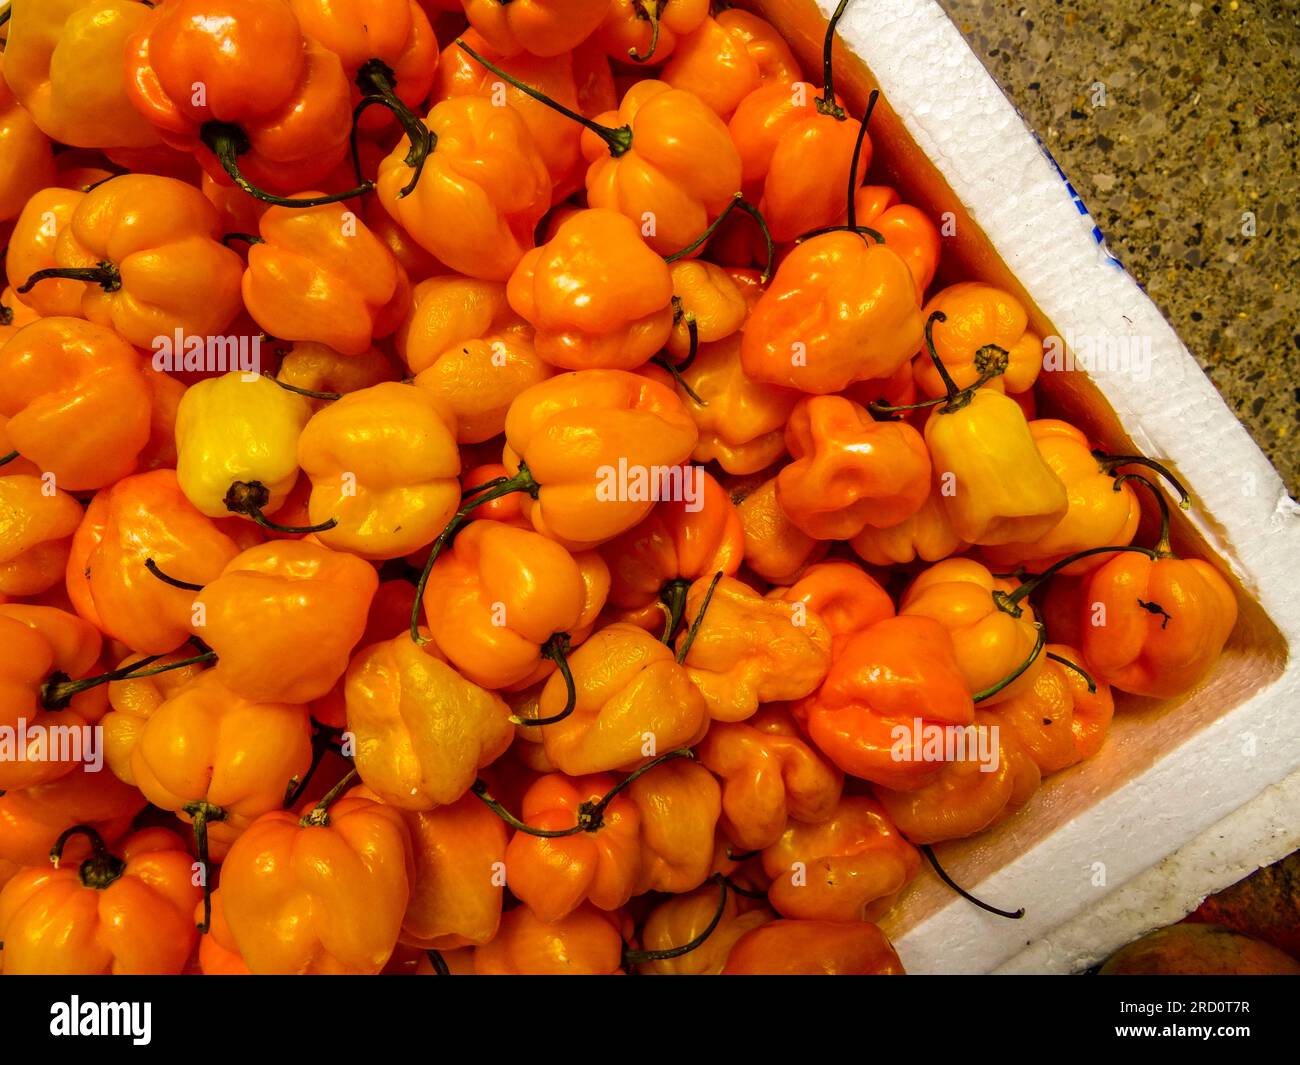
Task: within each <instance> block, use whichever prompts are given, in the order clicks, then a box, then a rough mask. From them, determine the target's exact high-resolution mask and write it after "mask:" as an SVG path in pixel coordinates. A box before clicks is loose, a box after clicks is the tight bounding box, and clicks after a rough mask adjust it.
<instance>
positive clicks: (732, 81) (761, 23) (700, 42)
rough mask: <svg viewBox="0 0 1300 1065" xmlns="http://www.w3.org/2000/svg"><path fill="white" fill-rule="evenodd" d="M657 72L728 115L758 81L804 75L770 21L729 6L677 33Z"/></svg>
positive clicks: (669, 82)
mask: <svg viewBox="0 0 1300 1065" xmlns="http://www.w3.org/2000/svg"><path fill="white" fill-rule="evenodd" d="M660 76H661V77H662V78H663V80H664V81H666V82H668V84H669V85H672V86H673V87H674V88H678V89H684V90H685V91H687V92H691V93H694V94H695V95H696V96H698V97H699V98H700V99H701V100H703V101H704V102H705V103H706V104H708V105H709V106H710V107H711V108H713V110H714V111H715V112H717V114H718V115H719V117H721V118H723V119H728V118H730V117H731V115H732V113H733V112H734V111H735V110H736V107H737V106H738V105H739V104H740V102H741V101H742V100H743V99H745V97H747V96H748V95H749V94H750V93H751V92H753V91H754V90H755V89H757V88H758V87H759V86H760V85H766V84H769V83H781V84H784V83H787V82H793V81H797V80H798V79H799V78H801V77H802V76H803V75H802V74H801V73H800V70H799V64H798V62H796V60H795V58H794V54H793V53H792V52H791V51H790V46H789V45H788V44H786V43H785V40H784V39H783V38H782V37H781V35H780V34H779V33H778V32H777V31H776V28H775V27H774V26H772V24H771V23H769V22H767V21H766V20H764V19H762V18H759V17H758V16H757V15H755V14H753V13H751V12H749V11H743V10H741V9H740V8H727V9H724V10H721V11H719V12H718V13H717V15H715V16H714V17H711V18H706V19H704V20H703V21H701V22H700V24H699V25H698V26H697V27H696V28H695V29H694V30H692V31H691V32H690V33H687V34H685V35H683V36H682V37H681V39H680V40H679V41H678V42H677V46H676V47H675V48H674V50H673V55H672V56H671V57H669V59H668V62H667V63H666V64H665V66H664V68H663V72H662V74H661V75H660Z"/></svg>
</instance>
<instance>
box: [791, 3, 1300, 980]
mask: <svg viewBox="0 0 1300 1065" xmlns="http://www.w3.org/2000/svg"><path fill="white" fill-rule="evenodd" d="M816 3H817V5H818V7H819V8H820V10H821V12H822V14H823V16H829V14H830V13H831V10H832V9H833V7H834V6H835V5H834V2H833V0H816ZM840 38H841V40H842V42H843V44H844V45H845V46H846V48H848V49H849V50H850V51H852V52H854V53H856V54H857V55H858V56H859V57H860V58H861V59H862V61H863V62H864V63H865V64H866V66H867V67H868V68H869V70H870V71H871V73H872V74H873V75H874V77H875V78H876V80H877V81H878V83H879V86H880V89H881V91H882V93H883V95H884V98H885V99H886V100H887V101H888V102H889V104H890V105H891V107H892V108H893V110H894V111H895V112H896V113H897V114H898V115H899V117H900V119H901V121H902V123H903V125H904V127H905V129H906V131H907V133H908V134H909V135H910V137H911V138H912V140H913V141H914V142H915V144H916V145H917V147H918V148H920V149H921V150H922V151H923V152H924V153H925V154H926V155H928V156H929V158H930V160H931V161H932V162H933V163H934V164H935V166H936V167H937V168H938V169H939V171H940V172H941V174H942V176H943V177H944V178H945V179H946V181H947V182H948V185H949V186H950V187H951V189H952V191H953V193H954V194H955V195H956V196H957V197H958V198H959V199H960V201H961V202H962V204H963V205H964V206H965V208H966V211H967V212H968V214H969V216H970V217H971V218H972V219H973V220H974V221H975V223H976V224H977V225H978V226H979V227H980V228H981V229H982V230H983V232H984V234H985V235H986V236H987V237H988V238H989V241H990V242H991V244H992V246H993V248H994V250H995V251H996V252H997V254H998V255H1000V256H1001V258H1002V259H1003V261H1004V262H1005V263H1006V265H1007V266H1008V267H1009V268H1010V270H1011V271H1012V272H1013V273H1014V274H1015V275H1016V276H1017V278H1018V279H1019V281H1020V282H1021V284H1022V285H1023V286H1024V288H1025V290H1026V291H1027V293H1028V294H1029V295H1030V296H1031V297H1032V299H1033V301H1034V302H1035V303H1036V304H1037V306H1038V308H1039V309H1041V311H1042V312H1043V313H1044V315H1045V316H1046V317H1047V318H1048V319H1049V320H1050V321H1051V322H1052V323H1054V324H1055V326H1056V327H1057V328H1058V330H1060V331H1061V333H1062V335H1064V336H1067V337H1068V336H1070V335H1074V336H1084V337H1105V336H1116V335H1136V336H1142V337H1147V338H1150V344H1151V348H1150V354H1151V359H1152V362H1151V372H1150V373H1148V374H1145V375H1135V374H1132V373H1128V374H1123V375H1113V374H1100V375H1094V381H1095V383H1096V385H1097V386H1098V388H1099V389H1100V391H1101V392H1102V394H1103V396H1104V398H1105V399H1106V401H1107V402H1109V404H1110V405H1111V406H1112V408H1113V409H1114V411H1115V413H1116V415H1117V416H1118V418H1119V420H1120V422H1121V424H1122V427H1123V429H1124V430H1125V432H1127V433H1128V434H1129V436H1130V437H1131V438H1132V439H1133V441H1134V442H1135V443H1136V444H1137V445H1138V446H1139V447H1140V448H1141V449H1142V450H1143V451H1144V453H1146V454H1152V455H1161V456H1164V457H1166V458H1167V459H1169V460H1170V461H1172V462H1173V463H1174V465H1175V466H1176V467H1177V468H1178V469H1179V471H1180V472H1181V473H1182V474H1183V475H1184V476H1185V477H1186V479H1187V480H1188V481H1189V482H1190V485H1189V486H1190V487H1191V489H1192V491H1193V495H1194V497H1195V499H1196V503H1197V506H1196V509H1195V510H1194V512H1193V515H1192V521H1193V523H1194V524H1195V525H1196V527H1197V529H1198V530H1199V531H1200V533H1201V534H1202V535H1203V536H1204V538H1205V540H1206V542H1207V543H1208V544H1209V545H1210V546H1211V547H1212V549H1213V550H1214V551H1216V552H1217V553H1218V554H1219V556H1220V558H1221V559H1223V560H1224V561H1225V562H1226V563H1227V564H1228V565H1229V566H1230V567H1231V568H1232V569H1233V571H1234V573H1235V574H1236V576H1237V578H1238V579H1239V580H1240V582H1241V584H1242V586H1243V587H1244V588H1245V590H1246V591H1247V593H1248V594H1249V595H1251V596H1252V597H1254V598H1255V599H1256V600H1257V602H1258V603H1259V604H1260V606H1261V607H1262V608H1263V609H1264V611H1265V612H1266V613H1267V614H1268V616H1269V618H1270V619H1271V621H1272V623H1273V624H1274V625H1275V626H1276V627H1277V629H1278V630H1279V631H1280V632H1281V634H1282V636H1283V638H1284V639H1285V641H1286V643H1287V644H1288V645H1294V643H1295V641H1296V639H1297V637H1300V594H1297V587H1296V582H1295V581H1294V579H1293V574H1294V573H1295V572H1296V569H1297V563H1296V560H1297V558H1300V508H1297V506H1296V504H1295V503H1294V502H1293V501H1292V500H1291V499H1290V498H1289V496H1288V495H1287V493H1286V490H1285V488H1284V486H1283V484H1282V482H1281V479H1280V478H1279V477H1278V475H1277V473H1276V472H1275V471H1274V470H1273V468H1272V467H1271V466H1270V465H1269V463H1268V460H1267V459H1266V458H1265V457H1264V455H1263V454H1261V452H1260V451H1259V449H1258V448H1257V447H1256V446H1255V445H1254V443H1253V442H1252V441H1251V439H1250V438H1249V436H1248V435H1247V433H1246V431H1245V429H1244V428H1243V427H1242V425H1241V424H1240V423H1239V422H1238V421H1237V419H1236V418H1235V417H1234V416H1233V414H1232V413H1231V411H1229V410H1228V408H1227V407H1226V406H1225V404H1224V403H1223V401H1222V399H1221V398H1220V396H1219V394H1218V393H1217V392H1216V391H1215V389H1214V387H1213V385H1212V384H1211V383H1210V381H1209V380H1208V379H1207V378H1206V377H1205V375H1204V374H1203V373H1202V372H1201V370H1200V367H1199V366H1198V365H1197V363H1196V361H1195V359H1193V357H1192V356H1191V354H1190V353H1189V352H1188V350H1187V349H1186V347H1184V345H1183V343H1182V342H1181V341H1180V340H1179V339H1178V337H1177V335H1176V334H1175V333H1174V331H1173V329H1172V328H1170V326H1169V325H1168V323H1166V322H1165V320H1164V319H1163V318H1162V317H1161V315H1160V312H1159V311H1158V310H1157V309H1156V307H1155V306H1154V305H1153V304H1152V302H1151V301H1150V300H1149V299H1148V298H1147V296H1146V295H1145V294H1144V293H1143V292H1142V290H1141V289H1140V288H1139V287H1138V285H1137V283H1136V282H1135V281H1134V280H1133V278H1132V277H1131V276H1130V275H1129V274H1127V273H1126V272H1125V271H1124V270H1123V268H1122V267H1121V266H1120V265H1119V264H1118V263H1117V262H1116V261H1115V260H1114V259H1113V258H1112V257H1111V256H1110V255H1109V254H1108V253H1107V252H1106V251H1105V247H1104V244H1100V243H1099V240H1098V236H1099V235H1098V234H1097V233H1096V231H1095V227H1094V225H1093V223H1092V221H1091V220H1090V219H1089V218H1088V217H1087V215H1086V213H1085V212H1084V211H1083V210H1082V209H1081V204H1080V202H1079V200H1078V198H1077V196H1075V195H1074V190H1073V189H1072V188H1071V187H1070V186H1069V185H1068V183H1067V182H1066V181H1065V179H1064V177H1063V176H1062V174H1061V173H1060V171H1059V170H1058V169H1057V168H1056V166H1055V164H1054V163H1053V162H1052V161H1051V159H1050V158H1049V157H1048V156H1047V155H1046V154H1045V153H1044V151H1043V150H1042V149H1041V148H1040V146H1039V144H1038V142H1037V140H1036V138H1035V137H1034V135H1033V134H1032V133H1031V132H1030V131H1029V130H1028V129H1027V128H1026V127H1025V124H1024V122H1023V120H1022V119H1021V117H1020V116H1019V114H1018V113H1017V112H1016V110H1015V108H1014V107H1013V106H1012V105H1011V103H1010V102H1009V101H1008V100H1007V99H1006V97H1005V96H1004V95H1003V93H1002V91H1001V90H1000V89H999V87H998V86H997V84H996V83H995V82H994V80H993V79H992V77H991V76H990V75H989V74H988V72H987V71H986V70H985V69H984V67H983V65H982V64H981V63H980V61H979V59H978V58H977V57H976V56H975V55H974V54H973V53H972V52H971V50H970V49H969V47H968V46H967V45H966V43H965V41H964V40H963V39H962V37H961V35H960V33H959V32H958V30H957V28H956V27H955V26H954V25H953V24H952V22H951V21H950V20H949V18H948V16H947V15H946V14H945V12H944V11H943V9H942V8H941V7H940V6H939V5H938V4H937V3H935V2H934V0H872V2H871V3H859V4H853V5H850V7H849V10H848V11H847V13H846V14H845V16H844V17H843V19H842V21H841V22H840ZM1298 688H1300V666H1297V664H1296V662H1295V659H1294V656H1291V655H1289V654H1288V657H1287V662H1286V665H1285V667H1284V670H1283V672H1282V673H1281V675H1280V676H1279V677H1276V678H1275V679H1273V680H1271V681H1269V682H1267V683H1265V684H1262V685H1261V687H1260V690H1258V691H1256V692H1255V693H1254V694H1253V695H1250V696H1248V697H1247V698H1246V699H1244V700H1243V701H1242V702H1241V703H1240V705H1238V706H1237V707H1235V708H1234V709H1233V710H1232V711H1231V712H1230V713H1228V714H1226V715H1225V716H1223V717H1221V718H1220V719H1219V720H1217V721H1215V722H1214V723H1213V724H1212V725H1210V726H1209V727H1207V728H1205V729H1204V730H1202V731H1201V732H1199V733H1196V734H1195V735H1193V736H1192V737H1191V738H1190V739H1189V740H1188V741H1187V742H1186V743H1183V744H1181V745H1180V746H1178V747H1177V749H1175V750H1173V751H1171V752H1170V753H1169V754H1168V755H1167V756H1165V757H1163V758H1161V759H1159V760H1158V761H1157V762H1156V763H1155V764H1154V765H1152V766H1151V767H1150V768H1149V769H1147V770H1146V771H1144V772H1142V773H1141V774H1140V775H1139V776H1138V777H1136V778H1135V779H1133V780H1131V781H1129V782H1128V783H1126V784H1125V785H1124V786H1123V787H1121V788H1120V789H1119V790H1118V791H1116V792H1115V793H1113V794H1111V795H1109V796H1107V797H1106V798H1105V799H1103V800H1102V801H1100V802H1098V803H1097V804H1096V805H1095V806H1093V807H1092V808H1090V809H1088V810H1086V811H1084V813H1083V814H1082V815H1081V816H1079V817H1077V818H1075V819H1074V820H1073V821H1071V822H1069V823H1068V824H1066V825H1065V826H1063V827H1062V828H1060V829H1059V830H1057V831H1056V832H1054V833H1052V834H1051V835H1050V836H1049V837H1048V838H1047V839H1046V840H1044V841H1042V842H1040V843H1039V844H1038V845H1037V846H1035V847H1033V848H1032V849H1030V850H1027V851H1026V852H1025V853H1024V854H1023V855H1022V856H1021V857H1020V858H1019V859H1018V860H1016V861H1014V862H1012V863H1011V864H1009V865H1007V866H1004V867H1003V868H1002V869H1001V870H999V871H998V872H997V873H996V874H994V875H993V876H991V877H989V878H988V879H986V880H985V881H984V882H983V883H981V884H980V885H979V889H980V892H981V894H984V895H987V896H990V897H993V898H998V899H1003V900H1014V901H1015V902H1016V903H1017V904H1022V905H1024V906H1025V907H1026V909H1027V911H1028V912H1027V916H1026V918H1025V920H1024V921H1021V922H1010V921H1005V920H1002V919H1000V918H997V917H993V916H991V915H988V914H984V913H982V912H980V911H978V910H975V909H973V908H972V907H970V906H968V905H967V904H965V903H964V902H962V901H961V900H954V902H953V903H952V904H950V905H948V906H946V907H944V908H943V909H941V910H939V911H938V912H937V913H933V914H931V915H930V916H929V917H927V918H925V919H924V920H923V921H921V922H920V923H919V924H917V925H916V926H915V927H913V928H911V929H909V930H908V931H907V932H906V933H905V934H903V935H902V936H901V937H900V938H899V939H898V941H897V943H896V946H897V948H898V950H899V953H900V955H901V956H902V958H903V961H904V964H905V965H906V966H907V968H908V970H909V971H911V972H922V973H924V972H986V971H993V970H995V969H999V970H1000V971H1021V972H1025V971H1030V972H1072V971H1078V970H1079V969H1080V968H1083V967H1085V966H1087V965H1089V964H1091V963H1092V962H1094V961H1095V960H1097V959H1098V958H1100V957H1104V956H1105V955H1106V954H1107V953H1108V952H1109V951H1111V950H1112V949H1114V948H1115V947H1116V946H1118V945H1120V944H1122V943H1125V942H1128V941H1129V940H1131V939H1133V938H1136V937H1137V936H1138V935H1141V934H1142V933H1144V932H1145V931H1147V930H1149V929H1150V928H1152V927H1156V926H1158V925H1160V924H1164V923H1167V922H1169V921H1171V920H1177V919H1178V917H1180V916H1182V915H1183V914H1185V913H1187V912H1188V911H1190V910H1191V909H1193V908H1194V907H1195V906H1196V905H1197V904H1198V903H1199V901H1200V900H1201V899H1202V898H1203V897H1204V896H1205V895H1206V894H1209V893H1211V892H1213V891H1216V890H1218V889H1220V888H1222V887H1224V886H1226V885H1227V884H1229V883H1232V882H1233V881H1235V880H1237V879H1239V878H1240V877H1241V876H1244V875H1246V873H1248V872H1250V871H1251V870H1252V869H1254V868H1256V867H1258V866H1259V865H1260V864H1264V863H1267V862H1269V861H1271V860H1274V859H1276V858H1278V857H1280V856H1282V855H1284V854H1286V853H1287V852H1288V851H1290V850H1292V849H1294V848H1295V847H1296V846H1297V845H1300V818H1298V817H1296V812H1297V809H1298V808H1300V773H1298V772H1297V770H1298V768H1300V712H1297V707H1296V696H1297V689H1298ZM1243 737H1252V738H1253V744H1254V751H1255V753H1254V756H1253V757H1251V758H1248V759H1243V758H1242V757H1241V756H1240V747H1241V743H1242V738H1243ZM1098 853H1105V854H1107V855H1108V856H1112V857H1111V860H1110V861H1109V862H1108V863H1107V868H1106V869H1105V871H1104V881H1105V882H1104V883H1103V884H1100V885H1099V884H1097V883H1096V880H1097V877H1096V876H1089V875H1087V871H1088V869H1089V868H1090V866H1091V865H1092V864H1093V863H1094V858H1095V856H1096V855H1097V854H1098Z"/></svg>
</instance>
